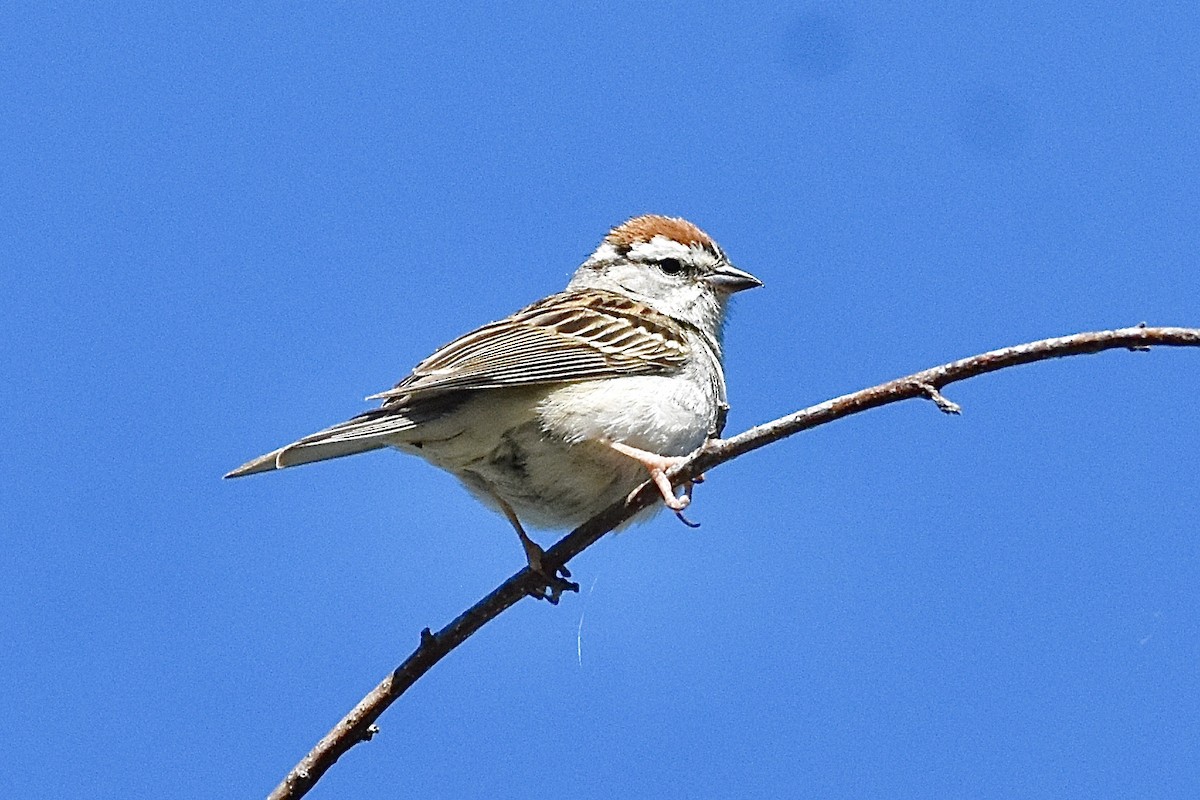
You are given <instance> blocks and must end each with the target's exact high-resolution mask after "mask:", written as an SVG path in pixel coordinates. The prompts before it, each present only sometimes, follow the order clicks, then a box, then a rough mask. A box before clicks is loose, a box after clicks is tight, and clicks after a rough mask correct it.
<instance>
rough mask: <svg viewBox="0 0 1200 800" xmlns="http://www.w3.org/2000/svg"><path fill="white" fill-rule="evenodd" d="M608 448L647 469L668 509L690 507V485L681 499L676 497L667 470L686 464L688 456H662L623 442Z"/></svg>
mask: <svg viewBox="0 0 1200 800" xmlns="http://www.w3.org/2000/svg"><path fill="white" fill-rule="evenodd" d="M608 446H609V447H611V448H612V449H613V450H616V451H617V452H618V453H620V454H621V455H625V456H629V457H630V458H632V459H633V460H634V461H636V462H638V463H639V464H641V465H642V466H643V467H645V468H646V471H647V472H649V473H650V480H652V481H654V485H655V486H656V487H658V493H659V494H660V495H662V499H663V503H664V504H665V505H666V507H667V508H669V509H671V510H672V511H675V512H679V511H683V510H684V509H685V508H687V507H688V503H690V502H691V501H692V492H691V488H690V484H688V487H689V488H687V489H685V491H684V493H683V495H682V496H681V497H676V496H675V489H674V488H673V487H672V486H671V481H670V479H668V478H667V470H669V469H671V468H672V467H678V466H679V465H680V464H683V463H684V462H686V461H687V456H660V455H659V454H658V453H651V452H649V451H646V450H639V449H638V448H636V447H630V446H629V445H627V444H622V443H621V442H609V443H608Z"/></svg>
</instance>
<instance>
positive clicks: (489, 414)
mask: <svg viewBox="0 0 1200 800" xmlns="http://www.w3.org/2000/svg"><path fill="white" fill-rule="evenodd" d="M761 285H762V282H761V281H759V280H758V279H757V278H755V277H754V276H753V275H751V274H750V273H748V272H743V271H742V270H740V269H737V268H736V267H734V266H733V265H732V264H730V263H729V261H728V260H727V259H726V257H725V253H724V251H722V250H721V248H720V247H718V246H717V243H716V242H714V241H713V240H712V238H711V237H709V236H708V234H706V233H705V232H704V231H702V230H700V229H699V228H697V227H696V226H695V225H693V224H692V223H690V222H688V221H686V220H683V219H678V218H674V217H662V216H656V215H647V216H641V217H636V218H634V219H631V220H629V221H628V222H626V223H624V224H622V225H618V226H617V227H615V228H613V229H612V230H611V231H609V232H608V235H607V236H605V237H604V240H603V241H602V242H601V243H600V246H599V247H598V248H596V251H595V252H594V253H592V254H591V256H589V257H588V259H587V260H586V261H584V262H583V264H582V266H580V267H579V269H578V270H576V272H575V275H574V276H573V277H572V278H571V282H570V283H569V284H568V285H567V288H566V290H564V291H562V292H559V293H558V294H553V295H550V296H549V297H547V298H546V299H544V300H539V301H538V302H536V303H534V304H533V305H531V306H527V307H526V308H523V309H521V310H520V311H518V312H516V313H515V314H513V315H512V316H509V317H505V318H504V319H502V320H499V321H497V322H492V323H489V324H487V325H484V326H483V327H481V328H478V329H476V330H474V331H472V332H470V333H468V334H466V335H465V336H462V337H460V338H458V339H455V340H454V341H453V342H450V344H448V345H446V346H445V347H442V348H441V349H440V350H438V351H437V352H435V353H434V354H433V355H431V356H429V358H427V359H425V360H424V361H422V362H421V363H420V364H418V365H417V366H416V368H415V369H414V370H413V371H412V374H411V375H409V376H408V377H407V378H405V379H404V380H402V381H400V383H398V384H396V386H395V387H394V388H392V389H389V390H388V391H386V392H381V393H379V394H376V395H372V396H371V397H368V398H367V399H368V400H382V401H383V402H382V405H381V406H380V407H379V408H377V409H374V410H371V411H367V412H365V413H362V414H359V415H358V416H356V417H354V418H353V419H350V420H348V421H346V422H343V423H340V424H338V425H334V426H333V427H330V428H326V429H325V430H322V431H318V432H317V433H313V434H310V435H308V436H305V437H304V438H303V439H300V440H298V441H296V442H293V443H292V444H289V445H287V446H286V447H281V448H280V449H278V450H275V451H273V452H270V453H267V454H266V455H264V456H259V457H258V458H256V459H254V460H253V461H249V462H247V463H246V464H243V465H242V466H240V467H238V468H237V469H235V470H233V471H232V472H230V473H229V474H228V475H226V476H225V477H226V478H237V477H241V476H242V475H251V474H254V473H256V472H267V471H270V470H276V469H282V468H284V467H293V466H296V465H298V464H307V463H309V462H312V461H323V460H325V459H328V458H339V457H341V456H348V455H353V454H355V453H365V452H367V451H369V450H377V449H380V448H383V447H393V448H396V449H397V450H402V451H404V452H406V453H412V454H413V455H417V456H420V457H421V458H423V459H425V460H426V461H428V462H430V463H431V464H433V465H434V466H437V467H441V468H442V469H444V470H447V471H448V472H450V473H452V474H453V475H455V476H456V477H457V478H458V479H459V480H461V481H462V482H463V483H464V484H465V485H466V487H467V489H469V490H470V491H471V493H472V494H474V495H475V496H476V497H478V498H479V499H480V500H481V501H482V502H483V503H484V504H485V505H487V506H490V507H491V508H493V509H496V510H497V511H499V512H501V513H502V514H504V516H505V517H507V518H508V521H509V522H511V523H512V526H513V527H514V528H515V529H516V531H517V536H518V537H520V539H521V544H522V545H523V547H524V548H525V553H526V557H527V559H528V561H529V565H530V568H531V569H532V570H534V571H535V572H537V573H539V575H540V576H541V577H542V578H543V579H545V580H546V582H547V583H546V585H547V586H548V587H549V588H550V589H551V592H552V594H550V595H546V594H544V593H539V596H542V597H547V598H548V599H551V600H557V598H558V595H559V593H560V592H561V591H562V590H564V589H572V588H577V587H576V586H575V584H572V583H570V582H568V581H565V580H563V579H562V578H559V577H558V575H557V573H556V574H554V575H547V574H546V573H545V572H543V570H542V564H541V559H542V557H543V555H544V551H543V550H542V549H541V547H539V546H538V545H537V544H536V543H535V542H534V541H533V540H532V539H530V538H529V536H528V535H527V534H526V532H525V529H524V528H523V527H522V522H525V523H527V524H530V525H534V526H537V527H547V528H566V527H575V526H576V525H578V524H580V523H582V522H583V521H584V520H587V519H589V518H590V517H592V516H594V515H595V514H597V513H599V512H600V511H601V510H603V509H605V508H607V507H608V506H610V505H612V504H613V503H615V502H617V501H619V500H622V499H624V498H625V497H627V496H628V495H629V494H630V492H632V491H633V490H634V489H636V488H637V487H638V486H640V485H641V484H642V482H643V481H645V479H646V476H647V474H648V475H649V476H650V478H651V479H652V480H653V481H654V483H655V485H656V486H657V487H658V490H659V492H660V493H661V494H662V499H663V503H664V504H665V505H666V506H667V507H668V508H670V509H672V510H674V511H676V512H679V511H682V510H683V509H684V508H685V507H686V506H687V504H688V501H689V499H690V491H685V493H684V496H682V497H677V496H676V495H675V492H674V489H673V488H672V486H671V482H670V481H669V480H668V479H667V477H666V474H665V473H666V471H667V470H668V469H670V468H671V467H673V466H676V465H678V464H680V463H682V462H683V461H684V460H685V458H684V457H685V456H686V455H687V454H688V453H691V452H692V451H694V450H695V449H696V448H698V447H700V446H701V445H702V444H704V442H705V441H706V440H707V439H710V438H714V437H717V436H719V435H720V433H721V429H722V427H723V426H724V421H725V414H726V411H727V410H728V405H727V403H726V395H725V375H724V371H723V370H722V366H721V330H722V325H723V321H724V317H725V307H726V304H727V302H728V300H729V298H730V296H732V295H733V294H734V293H735V292H739V291H741V290H743V289H750V288H752V287H755V286H761ZM689 488H690V487H689ZM558 571H559V572H561V573H562V575H563V577H564V578H566V577H570V572H568V571H567V570H566V569H565V568H559V570H558Z"/></svg>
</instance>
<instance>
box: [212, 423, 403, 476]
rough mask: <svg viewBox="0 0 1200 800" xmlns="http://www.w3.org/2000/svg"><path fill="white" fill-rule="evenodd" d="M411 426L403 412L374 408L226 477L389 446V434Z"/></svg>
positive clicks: (280, 449)
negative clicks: (397, 412) (401, 413)
mask: <svg viewBox="0 0 1200 800" xmlns="http://www.w3.org/2000/svg"><path fill="white" fill-rule="evenodd" d="M411 426H412V423H411V421H410V420H408V419H406V418H405V417H404V416H403V415H400V414H396V413H395V412H392V411H388V410H387V409H382V408H377V409H375V410H373V411H368V412H366V413H365V414H359V415H358V416H357V417H355V418H354V419H351V420H347V421H346V422H342V423H339V424H337V425H334V426H333V427H331V428H326V429H325V430H323V431H317V432H316V433H312V434H309V435H308V436H305V437H304V438H303V439H300V440H299V441H295V442H292V443H291V444H289V445H287V446H286V447H281V448H279V449H278V450H273V451H271V452H270V453H267V454H266V455H262V456H259V457H258V458H255V459H252V460H250V461H247V462H246V463H245V464H242V465H241V466H240V467H238V468H237V469H235V470H233V471H232V472H230V473H229V474H227V475H226V476H225V477H226V478H240V477H242V476H243V475H253V474H254V473H256V472H270V471H271V470H276V469H283V468H284V467H295V466H298V465H300V464H310V463H312V462H314V461H325V460H326V459H329V458H341V457H342V456H352V455H354V454H356V453H366V452H369V451H371V450H378V449H379V448H381V447H386V446H387V445H388V439H389V438H390V437H391V436H394V435H395V434H396V433H399V432H400V431H402V430H405V429H407V428H409V427H411Z"/></svg>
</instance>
